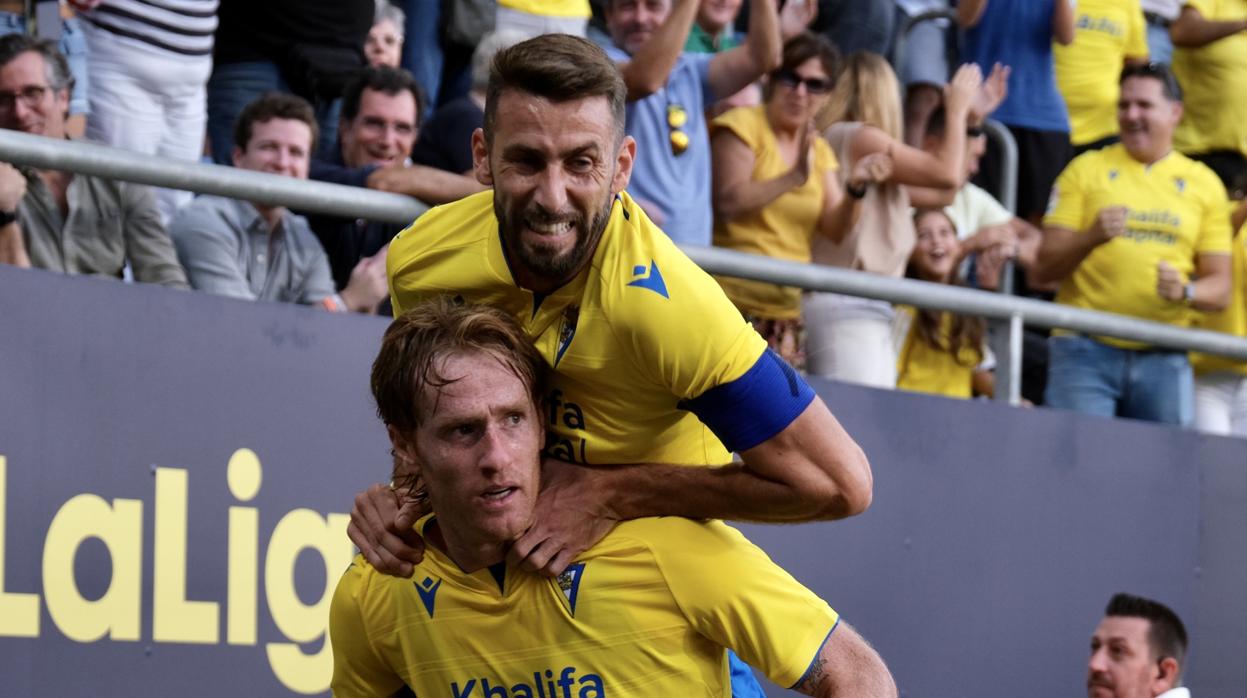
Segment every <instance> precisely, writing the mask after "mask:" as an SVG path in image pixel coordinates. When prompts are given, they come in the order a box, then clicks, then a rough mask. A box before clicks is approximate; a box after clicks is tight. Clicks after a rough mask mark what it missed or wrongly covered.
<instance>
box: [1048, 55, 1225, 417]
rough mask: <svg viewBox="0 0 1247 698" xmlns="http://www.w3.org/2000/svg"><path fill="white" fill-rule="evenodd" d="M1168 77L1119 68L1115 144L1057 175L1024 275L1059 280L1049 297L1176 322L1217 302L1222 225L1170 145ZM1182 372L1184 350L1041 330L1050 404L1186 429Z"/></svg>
mask: <svg viewBox="0 0 1247 698" xmlns="http://www.w3.org/2000/svg"><path fill="white" fill-rule="evenodd" d="M1181 119H1182V96H1181V92H1180V90H1179V88H1178V83H1177V81H1176V80H1174V78H1173V74H1172V73H1170V72H1169V70H1168V69H1167V68H1165V67H1164V66H1163V65H1159V64H1147V65H1142V66H1131V67H1127V68H1126V69H1125V70H1124V71H1122V75H1121V96H1120V98H1119V99H1118V103H1117V121H1118V124H1119V125H1120V127H1121V142H1120V143H1118V144H1116V145H1111V146H1108V147H1107V148H1104V149H1102V150H1095V151H1091V152H1088V153H1084V154H1083V155H1081V156H1079V157H1078V158H1076V159H1075V160H1074V161H1073V162H1071V163H1070V164H1069V166H1068V167H1067V168H1065V171H1064V172H1062V173H1061V176H1060V177H1059V178H1058V179H1057V182H1056V186H1055V187H1054V188H1053V190H1052V197H1051V201H1050V202H1049V205H1048V214H1047V216H1046V217H1045V218H1044V240H1043V244H1042V245H1041V246H1040V249H1039V259H1038V261H1037V262H1036V265H1035V267H1034V275H1035V276H1037V277H1039V280H1040V281H1041V282H1060V284H1061V286H1060V290H1059V291H1058V292H1057V296H1056V301H1057V302H1058V303H1064V304H1066V305H1072V306H1075V307H1079V308H1088V309H1091V310H1101V311H1107V312H1112V313H1119V314H1122V315H1130V316H1134V317H1138V318H1142V319H1145V320H1153V321H1157V322H1164V323H1168V324H1172V325H1178V326H1186V325H1188V324H1189V323H1190V321H1191V318H1192V316H1193V313H1192V312H1191V310H1192V309H1194V310H1200V311H1215V310H1220V309H1222V308H1224V307H1225V306H1226V303H1227V302H1228V300H1229V291H1230V220H1229V215H1228V212H1227V210H1226V206H1225V201H1226V194H1225V187H1223V186H1222V185H1221V181H1220V180H1219V179H1217V176H1216V175H1215V174H1213V172H1212V170H1210V169H1208V168H1207V167H1206V166H1204V165H1202V164H1200V163H1198V162H1195V161H1193V160H1191V159H1190V158H1188V157H1186V156H1185V155H1182V154H1181V153H1179V152H1177V151H1175V150H1174V149H1173V132H1174V129H1175V128H1176V127H1177V125H1178V122H1179V121H1180V120H1181ZM1193 400H1194V397H1193V377H1192V375H1191V364H1190V362H1189V361H1188V360H1187V355H1186V352H1184V351H1162V350H1159V349H1156V348H1154V347H1150V346H1147V345H1144V344H1141V343H1139V342H1132V341H1125V340H1120V339H1113V338H1111V337H1089V336H1084V335H1080V334H1075V333H1071V332H1068V331H1062V330H1058V331H1055V332H1053V336H1052V338H1051V339H1050V341H1049V367H1048V387H1047V391H1046V393H1045V398H1044V402H1045V403H1046V404H1048V405H1049V406H1052V407H1058V408H1063V409H1070V410H1076V411H1079V412H1084V413H1088V414H1098V415H1103V416H1108V417H1111V416H1118V417H1130V418H1133V419H1145V420H1150V421H1156V422H1162V423H1166V424H1175V425H1187V424H1189V423H1190V421H1191V418H1192V413H1193Z"/></svg>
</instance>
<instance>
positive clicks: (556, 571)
mask: <svg viewBox="0 0 1247 698" xmlns="http://www.w3.org/2000/svg"><path fill="white" fill-rule="evenodd" d="M581 552H583V551H579V550H574V549H572V548H563V549H562V550H560V551H559V552H558V554H557V555H555V556H554V557H552V558H550V561H549V562H547V563H546V565H545V567H544V568H542V573H543V574H546V575H548V576H551V577H557V576H559V575H560V574H563V571H564V570H566V569H567V566H568V565H570V564H571V563H572V560H574V559H575V558H576V556H577V555H579V554H580V553H581Z"/></svg>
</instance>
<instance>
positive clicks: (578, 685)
mask: <svg viewBox="0 0 1247 698" xmlns="http://www.w3.org/2000/svg"><path fill="white" fill-rule="evenodd" d="M508 683H510V682H509V681H504V680H502V679H492V680H491V679H489V678H488V677H481V678H476V679H468V680H467V681H466V682H464V683H463V684H460V683H459V682H458V681H454V682H451V684H450V694H451V695H452V696H454V698H606V687H605V685H604V684H603V683H602V677H601V676H598V675H597V674H592V673H590V674H579V675H577V673H576V667H571V666H569V667H563V670H562V671H560V672H559V673H558V675H557V676H556V675H555V673H554V670H553V669H546V670H545V671H534V672H533V678H532V683H525V682H524V681H519V682H516V683H513V684H511V685H510V687H509V688H508V687H507V684H508Z"/></svg>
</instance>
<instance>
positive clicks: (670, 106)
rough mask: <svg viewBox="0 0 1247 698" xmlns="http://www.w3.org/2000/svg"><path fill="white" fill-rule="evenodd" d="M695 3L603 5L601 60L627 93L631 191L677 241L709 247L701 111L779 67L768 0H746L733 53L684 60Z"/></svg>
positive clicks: (617, 1) (627, 0)
mask: <svg viewBox="0 0 1247 698" xmlns="http://www.w3.org/2000/svg"><path fill="white" fill-rule="evenodd" d="M699 5H700V1H699V0H608V1H607V3H606V28H607V30H608V31H609V32H610V37H611V42H612V43H611V45H610V46H607V47H605V48H606V52H607V54H608V55H609V56H610V57H611V58H612V59H613V60H615V61H616V62H618V63H619V67H620V70H621V71H622V72H623V76H624V83H625V84H626V85H627V88H628V107H627V132H628V135H630V136H632V137H633V138H635V139H636V142H637V151H638V152H637V158H636V166H635V168H634V169H633V172H632V182H631V184H630V185H629V190H630V192H631V193H632V194H633V195H634V196H635V197H636V199H637V201H638V203H640V204H641V206H642V207H643V208H645V210H646V213H648V214H649V215H650V217H651V218H652V219H653V220H654V222H655V223H657V224H658V225H659V226H661V227H662V229H663V230H665V231H666V232H667V234H668V235H669V236H671V239H672V240H674V241H675V242H677V243H680V244H693V245H709V244H710V232H711V224H712V213H711V208H710V138H709V135H708V133H707V129H706V120H705V118H704V117H703V113H704V112H705V109H706V107H707V106H709V105H711V104H713V103H715V102H717V101H718V100H720V99H722V98H724V97H727V96H729V95H733V94H736V93H737V92H739V91H740V90H741V89H743V88H744V87H745V86H746V85H749V84H750V83H752V82H754V81H756V80H758V79H759V78H761V77H762V76H763V75H764V74H765V73H767V72H770V71H771V70H774V69H775V68H777V67H778V66H779V60H780V50H781V48H782V44H781V41H780V36H779V19H778V17H777V14H776V10H775V2H774V0H750V7H749V10H750V11H749V34H748V36H747V37H746V39H745V42H744V43H743V44H741V45H740V46H737V47H736V48H734V49H731V50H728V51H723V52H721V53H716V54H693V53H684V52H683V47H684V44H685V42H686V41H687V39H688V35H689V30H690V29H691V28H692V26H693V20H694V19H695V18H696V16H697V8H698V6H699Z"/></svg>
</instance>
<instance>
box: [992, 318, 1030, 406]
mask: <svg viewBox="0 0 1247 698" xmlns="http://www.w3.org/2000/svg"><path fill="white" fill-rule="evenodd" d="M991 326H992V352H993V353H994V354H995V355H996V392H995V396H994V399H995V400H996V401H998V402H1004V403H1006V404H1009V405H1014V406H1016V405H1020V404H1021V403H1022V316H1021V314H1019V313H1013V314H1012V315H1010V316H1009V317H1008V319H1006V320H993V321H992V325H991Z"/></svg>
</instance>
